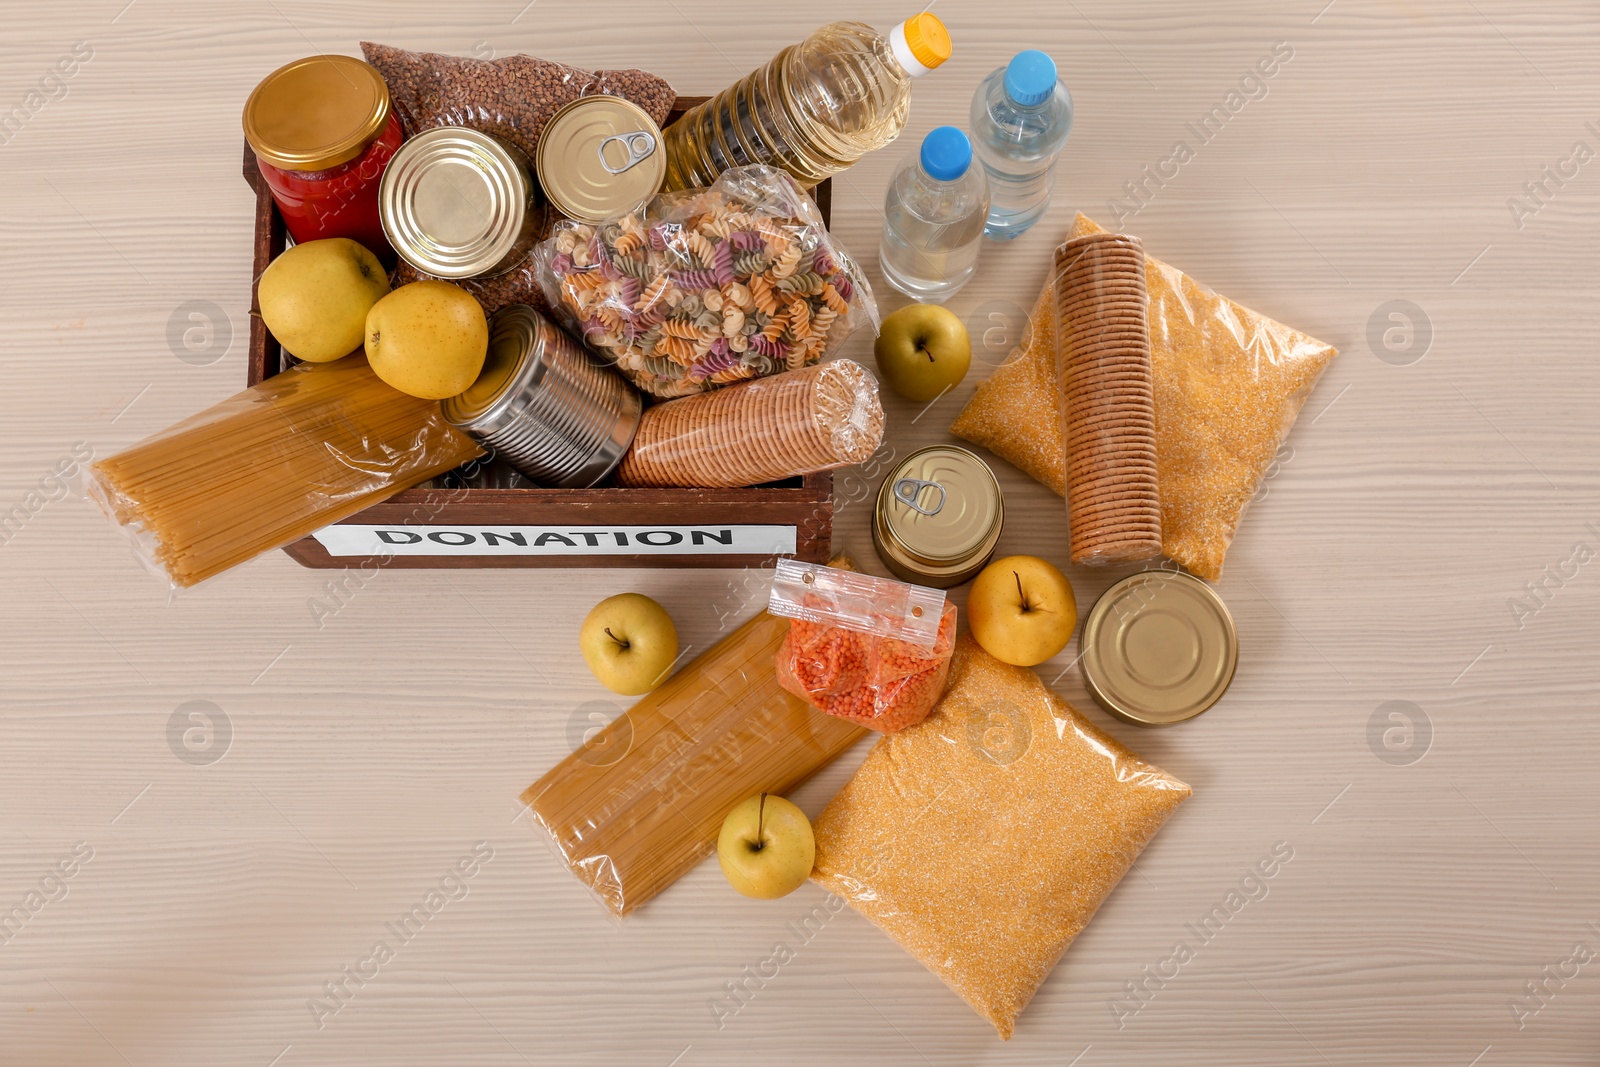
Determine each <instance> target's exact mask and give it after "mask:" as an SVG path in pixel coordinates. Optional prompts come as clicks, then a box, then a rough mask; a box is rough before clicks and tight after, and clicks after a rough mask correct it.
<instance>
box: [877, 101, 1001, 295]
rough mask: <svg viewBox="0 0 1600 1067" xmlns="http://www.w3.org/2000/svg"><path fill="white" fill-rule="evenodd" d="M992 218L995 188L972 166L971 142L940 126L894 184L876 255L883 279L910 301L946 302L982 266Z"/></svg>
mask: <svg viewBox="0 0 1600 1067" xmlns="http://www.w3.org/2000/svg"><path fill="white" fill-rule="evenodd" d="M988 214H989V183H988V181H986V180H985V178H984V176H983V168H982V167H974V166H973V165H972V142H971V141H970V140H969V139H968V138H967V135H966V134H965V133H962V132H961V131H960V130H958V129H957V128H956V127H954V126H940V127H939V128H938V129H936V130H934V131H932V132H931V133H929V134H928V136H926V137H924V138H923V139H922V147H921V148H920V149H919V150H918V151H916V152H913V153H911V155H909V156H907V157H906V160H905V162H904V163H902V164H900V168H899V169H898V170H896V171H895V172H894V177H893V178H890V179H889V191H888V192H887V193H886V194H885V195H884V199H883V244H882V245H881V246H880V247H879V249H878V259H879V264H880V266H882V267H883V274H884V277H886V278H888V279H889V284H890V285H892V286H894V287H895V288H896V289H898V290H900V291H901V292H902V293H905V294H906V295H907V296H909V297H912V298H914V299H917V300H921V301H925V302H928V303H934V304H938V303H943V302H944V300H945V299H946V298H948V297H949V296H950V295H951V294H953V293H954V292H955V291H956V290H957V289H960V288H961V287H962V286H963V285H966V284H967V279H969V278H971V277H972V272H973V270H974V269H975V268H976V267H977V266H978V253H979V252H980V251H982V249H983V222H984V219H985V218H987V217H988Z"/></svg>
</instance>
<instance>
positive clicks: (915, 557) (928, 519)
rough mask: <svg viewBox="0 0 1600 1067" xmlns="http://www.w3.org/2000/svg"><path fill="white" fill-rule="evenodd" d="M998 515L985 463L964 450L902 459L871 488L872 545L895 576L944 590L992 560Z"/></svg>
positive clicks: (999, 503)
mask: <svg viewBox="0 0 1600 1067" xmlns="http://www.w3.org/2000/svg"><path fill="white" fill-rule="evenodd" d="M1005 518H1006V508H1005V499H1004V497H1003V496H1002V494H1001V492H1000V483H999V482H998V481H997V480H996V479H995V476H994V472H993V471H991V470H990V469H989V465H988V464H987V463H985V462H984V461H983V460H981V459H979V458H978V456H977V455H975V454H974V453H972V452H969V451H968V450H966V449H965V448H960V447H958V446H956V445H933V446H930V447H928V448H923V449H919V450H918V451H916V452H913V453H912V454H911V455H909V456H907V457H906V458H905V459H903V460H901V461H900V462H899V463H898V464H896V465H895V467H894V468H893V469H892V470H890V471H889V474H888V476H887V477H885V478H884V480H883V484H882V485H880V486H879V487H878V499H877V505H876V507H875V508H874V511H873V515H872V544H873V547H875V548H876V549H877V550H878V558H879V559H881V560H883V564H884V566H886V567H888V568H889V569H890V570H891V571H893V572H894V574H895V576H896V577H898V578H901V579H903V580H904V581H908V582H914V583H916V584H918V585H931V586H933V587H935V588H937V589H949V588H950V587H951V586H956V585H960V584H961V583H962V582H965V581H967V580H968V579H970V578H972V577H973V576H974V575H976V574H977V573H978V572H979V571H981V570H982V569H983V568H984V566H985V565H986V564H987V563H988V562H989V560H990V559H991V558H992V557H993V556H994V550H995V546H996V545H998V544H999V543H1000V530H1001V528H1002V527H1003V526H1004V525H1005Z"/></svg>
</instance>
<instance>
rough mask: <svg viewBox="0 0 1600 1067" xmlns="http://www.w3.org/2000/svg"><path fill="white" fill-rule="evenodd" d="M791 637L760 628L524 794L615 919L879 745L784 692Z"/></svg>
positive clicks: (566, 860) (706, 659)
mask: <svg viewBox="0 0 1600 1067" xmlns="http://www.w3.org/2000/svg"><path fill="white" fill-rule="evenodd" d="M834 562H835V563H839V564H841V565H843V566H849V561H848V560H846V559H843V558H842V557H841V558H838V559H835V561H834ZM788 625H789V624H788V621H787V620H786V619H780V618H776V617H774V616H772V615H770V614H768V613H767V612H762V613H760V614H758V615H756V616H755V617H754V618H752V619H750V620H749V621H748V622H746V623H745V624H744V625H742V626H740V627H739V628H738V629H736V630H734V631H733V632H732V633H730V634H728V635H727V636H726V637H724V638H722V640H720V641H718V642H717V643H716V644H714V645H712V646H711V647H710V648H708V649H706V650H705V651H704V652H702V653H701V654H700V655H699V656H697V657H696V658H695V659H694V660H692V661H691V662H689V663H687V664H685V665H684V666H683V667H682V668H680V669H679V670H678V672H677V673H676V674H674V675H673V676H672V677H671V678H668V679H667V680H666V681H665V682H663V683H662V684H661V685H660V686H658V687H657V688H656V689H654V690H652V691H651V692H650V693H649V694H647V695H646V696H644V697H641V698H640V700H639V702H638V703H637V704H635V705H634V706H633V707H631V708H629V709H628V711H627V712H626V713H625V714H623V715H620V716H618V717H617V718H616V719H614V720H613V721H612V722H611V723H610V724H608V725H606V726H604V727H602V728H601V729H599V730H597V731H595V732H594V733H593V734H592V735H590V736H588V737H586V738H585V739H584V741H583V744H582V745H580V746H579V747H578V748H577V749H575V750H574V751H573V752H572V753H571V754H570V755H568V756H567V757H566V758H565V759H563V760H562V761H561V762H560V763H558V764H556V765H555V766H554V767H552V768H550V770H549V771H547V772H546V773H545V774H544V776H543V777H541V778H540V779H539V780H538V781H536V782H534V783H533V784H532V785H530V786H529V787H528V788H527V789H525V790H524V791H523V793H522V802H523V803H524V804H526V805H527V806H528V808H529V809H530V810H531V811H532V813H533V821H534V822H535V824H536V825H537V826H538V828H539V829H540V831H541V833H542V834H544V835H545V836H546V838H547V839H548V841H549V842H550V844H551V846H552V847H553V849H554V851H555V855H556V857H557V859H558V860H559V861H560V862H561V864H562V865H563V866H565V867H566V868H567V870H569V871H571V872H572V874H573V876H574V877H576V878H577V879H578V881H579V882H581V883H582V884H583V885H585V886H587V887H588V888H589V889H590V890H592V891H593V893H594V894H595V896H597V897H598V898H599V899H600V901H601V903H603V904H604V905H605V906H606V908H607V909H608V910H609V911H610V912H611V913H612V914H613V915H615V916H617V917H619V918H620V917H622V916H625V915H628V914H629V913H631V912H633V911H634V910H635V909H637V908H639V907H640V906H642V905H643V904H645V903H646V902H647V901H649V900H651V899H652V898H654V897H655V896H656V895H657V894H658V893H660V892H662V891H663V890H664V889H666V888H667V887H668V886H670V885H672V883H674V882H676V881H677V880H678V879H679V878H682V877H683V876H684V875H685V874H687V873H689V871H690V870H692V869H693V868H694V866H695V865H696V864H697V863H699V862H700V861H701V860H703V859H705V858H706V857H707V856H709V855H711V853H712V852H714V851H715V850H716V844H717V834H718V833H719V832H720V831H721V829H722V823H723V821H724V820H725V819H726V818H727V817H728V812H729V811H731V810H732V809H733V807H734V805H736V804H738V803H739V802H740V801H741V800H744V799H745V798H746V797H750V796H754V795H755V794H757V793H760V792H771V793H774V794H777V795H782V794H784V793H787V792H789V791H790V790H792V789H794V788H795V787H797V786H798V785H800V783H802V782H804V781H805V780H806V779H808V778H810V777H811V776H812V775H813V774H815V773H817V772H818V771H819V770H821V769H822V768H823V767H825V766H827V765H828V764H829V763H831V762H832V761H833V760H834V759H836V758H838V757H839V756H840V755H841V754H842V753H843V752H844V751H845V750H846V749H848V748H849V747H850V746H851V745H853V744H855V743H856V742H857V741H859V740H861V739H862V738H863V737H864V736H866V735H865V733H864V732H863V731H862V730H861V729H860V728H859V727H857V726H855V725H854V724H852V723H848V722H844V721H843V720H840V719H834V718H830V717H829V716H827V715H823V714H821V713H820V712H818V711H817V710H816V709H814V708H812V707H811V706H810V705H808V704H807V703H806V702H805V701H803V700H801V699H799V698H798V697H796V696H794V695H793V694H792V693H787V692H785V691H784V690H783V689H782V688H781V687H780V686H779V685H778V682H777V679H776V678H775V677H774V676H773V671H772V659H773V654H774V653H775V652H776V651H777V649H778V645H779V643H780V642H781V641H782V640H783V635H784V633H785V632H786V631H787V630H788Z"/></svg>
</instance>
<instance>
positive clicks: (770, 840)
mask: <svg viewBox="0 0 1600 1067" xmlns="http://www.w3.org/2000/svg"><path fill="white" fill-rule="evenodd" d="M816 856H817V842H816V839H815V838H814V837H813V836H812V835H811V820H809V819H807V818H806V813H805V812H803V811H801V810H800V809H799V808H797V807H795V806H794V805H793V804H791V803H789V802H788V801H787V800H785V799H783V798H782V797H774V796H768V795H767V794H766V793H762V794H760V795H758V796H753V797H750V798H749V799H748V800H744V801H741V802H740V803H739V804H738V805H737V806H736V807H735V808H734V809H733V810H732V811H730V812H728V817H727V818H726V819H724V820H722V832H721V833H720V834H718V835H717V862H718V863H719V864H720V865H721V866H722V873H723V875H724V876H725V877H726V878H727V879H728V884H729V885H731V886H733V888H735V889H737V890H738V891H739V892H741V893H743V894H744V895H745V896H747V897H756V898H758V899H760V900H774V899H776V898H778V897H782V896H787V895H789V894H790V893H793V892H794V891H795V890H796V889H799V888H800V886H801V884H802V883H803V882H805V880H806V879H807V878H809V877H810V876H811V865H812V863H813V862H815V860H816Z"/></svg>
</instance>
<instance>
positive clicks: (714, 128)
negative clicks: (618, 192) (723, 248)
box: [665, 12, 950, 189]
mask: <svg viewBox="0 0 1600 1067" xmlns="http://www.w3.org/2000/svg"><path fill="white" fill-rule="evenodd" d="M949 58H950V34H949V33H948V32H947V31H946V30H945V28H944V23H942V22H940V21H939V20H938V18H936V17H935V16H933V15H930V14H928V13H927V12H923V13H922V14H920V15H914V16H912V17H911V18H909V19H907V20H906V21H904V22H902V23H901V24H900V25H898V26H896V27H895V28H894V29H892V30H890V31H889V32H888V33H887V34H883V33H879V32H878V31H877V30H875V29H873V28H872V27H871V26H867V25H865V24H863V23H860V22H832V23H829V24H828V25H826V26H823V27H822V28H821V29H819V30H817V31H816V32H814V33H813V34H811V36H809V37H807V38H806V39H805V40H803V41H801V42H800V43H799V44H796V45H790V46H789V47H788V48H785V49H784V50H783V51H781V52H779V53H778V54H777V55H776V56H773V57H772V59H770V60H769V61H768V62H767V63H766V64H765V65H764V66H762V67H760V68H759V69H757V70H755V71H752V72H751V73H750V74H748V75H746V76H745V77H744V78H743V79H741V80H740V81H738V82H736V83H734V84H733V85H732V86H729V87H728V88H727V89H724V90H723V91H722V92H720V93H718V94H717V95H716V96H714V97H712V98H711V99H710V100H708V101H706V102H705V103H704V104H701V105H700V106H699V107H697V108H694V109H693V110H691V111H689V112H688V113H686V114H685V115H684V116H683V117H682V118H680V119H679V120H678V121H677V122H674V123H673V124H672V125H671V126H669V127H667V129H666V132H665V138H666V144H667V178H666V186H665V187H666V188H667V189H692V188H697V187H700V186H706V185H710V184H711V183H712V182H713V181H715V180H716V177H717V175H719V174H721V173H722V172H723V171H725V170H727V169H729V168H730V167H742V166H747V165H749V164H751V163H767V164H771V165H772V166H776V167H782V168H783V169H784V170H787V171H788V172H789V173H790V174H792V175H794V178H795V181H796V182H798V183H799V184H800V185H801V186H803V187H805V188H810V187H811V186H813V185H815V184H817V183H818V182H820V181H821V180H822V179H824V178H826V177H828V176H829V175H831V174H837V173H838V172H839V171H841V170H844V169H845V168H846V167H848V166H850V164H852V163H854V162H855V161H856V160H858V159H860V158H861V157H862V156H864V155H866V154H867V153H868V152H871V151H873V150H874V149H878V148H882V147H883V146H884V145H886V144H888V143H889V142H890V141H892V140H894V139H895V137H896V136H898V135H899V133H900V131H901V129H902V128H904V126H905V124H906V117H907V115H908V114H909V113H910V110H911V80H912V79H913V78H919V77H921V76H922V75H924V74H926V73H928V71H930V70H932V69H933V68H934V67H937V66H938V65H939V64H941V63H943V62H944V61H945V60H947V59H949Z"/></svg>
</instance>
